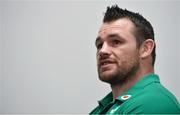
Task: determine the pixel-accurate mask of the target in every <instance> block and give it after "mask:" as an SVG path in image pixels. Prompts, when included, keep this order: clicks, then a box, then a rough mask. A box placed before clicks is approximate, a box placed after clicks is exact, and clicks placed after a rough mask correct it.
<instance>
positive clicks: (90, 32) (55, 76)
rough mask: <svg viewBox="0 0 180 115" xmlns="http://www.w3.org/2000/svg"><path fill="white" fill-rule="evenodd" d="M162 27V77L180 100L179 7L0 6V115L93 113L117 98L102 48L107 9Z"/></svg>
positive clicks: (18, 1)
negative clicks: (102, 71)
mask: <svg viewBox="0 0 180 115" xmlns="http://www.w3.org/2000/svg"><path fill="white" fill-rule="evenodd" d="M114 3H117V4H118V5H119V6H121V7H122V8H127V9H129V10H132V11H136V12H140V13H141V14H143V15H144V16H145V17H146V18H147V19H148V20H149V21H150V22H151V23H152V25H153V26H154V30H155V38H156V42H157V60H156V65H155V69H156V73H158V74H159V75H160V79H161V82H162V83H163V84H164V85H165V86H166V87H167V88H168V89H169V90H170V91H172V93H173V94H174V95H176V96H177V98H178V100H180V90H179V88H180V78H179V77H180V46H179V45H180V40H179V39H180V34H179V33H180V2H179V1H146V2H143V1H136V2H133V0H132V1H130V0H128V1H127V0H124V1H114V2H112V1H111V2H110V1H109V2H107V1H106V2H104V1H84V2H83V1H66V2H65V1H57V0H53V1H52V0H45V1H42V0H32V1H31V0H26V1H23V0H3V1H0V113H88V112H89V111H90V110H91V109H93V108H94V107H95V106H96V105H97V102H96V101H97V100H99V99H101V98H102V97H103V96H104V95H105V94H106V93H108V92H109V91H110V88H109V85H108V84H106V83H102V82H100V81H99V80H98V76H97V72H96V59H95V52H96V49H95V45H94V40H95V38H96V34H97V31H98V29H99V26H100V24H101V20H102V17H103V12H104V11H105V9H106V6H107V5H110V4H114Z"/></svg>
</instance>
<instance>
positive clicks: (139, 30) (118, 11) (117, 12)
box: [103, 5, 156, 66]
mask: <svg viewBox="0 0 180 115" xmlns="http://www.w3.org/2000/svg"><path fill="white" fill-rule="evenodd" d="M120 18H128V19H129V20H130V21H132V22H133V23H134V25H135V33H134V34H135V37H136V41H137V44H138V46H140V45H141V44H142V43H143V41H145V40H146V39H152V40H154V30H153V27H152V25H151V24H150V22H149V21H147V20H146V19H145V18H144V17H143V16H142V15H140V14H139V13H135V12H131V11H129V10H127V9H122V8H119V7H118V5H112V6H111V7H110V6H108V7H107V10H106V12H105V15H104V18H103V23H108V22H112V21H116V20H118V19H120ZM155 49H156V46H155V47H154V49H153V51H152V64H153V66H154V63H155V59H156V52H155Z"/></svg>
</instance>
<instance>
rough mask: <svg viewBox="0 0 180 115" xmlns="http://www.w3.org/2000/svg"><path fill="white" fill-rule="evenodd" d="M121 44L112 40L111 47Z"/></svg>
mask: <svg viewBox="0 0 180 115" xmlns="http://www.w3.org/2000/svg"><path fill="white" fill-rule="evenodd" d="M120 43H121V42H120V41H119V40H112V45H113V46H117V45H119V44H120Z"/></svg>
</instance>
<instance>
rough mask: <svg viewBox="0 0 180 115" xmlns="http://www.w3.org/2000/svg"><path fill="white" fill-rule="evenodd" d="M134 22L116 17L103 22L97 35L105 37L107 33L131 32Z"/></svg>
mask: <svg viewBox="0 0 180 115" xmlns="http://www.w3.org/2000/svg"><path fill="white" fill-rule="evenodd" d="M134 27H135V26H134V24H133V22H131V21H130V20H129V19H127V18H122V19H118V20H116V21H113V22H108V23H103V24H102V25H101V27H100V30H99V32H98V36H100V37H106V36H107V35H109V34H122V35H123V34H125V35H126V36H129V35H132V34H133V29H134Z"/></svg>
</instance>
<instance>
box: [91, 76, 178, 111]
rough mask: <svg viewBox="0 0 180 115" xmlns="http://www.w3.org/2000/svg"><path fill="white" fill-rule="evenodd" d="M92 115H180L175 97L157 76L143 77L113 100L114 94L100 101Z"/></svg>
mask: <svg viewBox="0 0 180 115" xmlns="http://www.w3.org/2000/svg"><path fill="white" fill-rule="evenodd" d="M98 103H99V105H98V106H97V107H96V108H95V109H94V110H93V111H91V112H90V114H153V113H155V114H180V104H179V102H178V100H177V99H176V98H175V96H174V95H173V94H172V93H170V92H169V91H168V90H167V89H166V88H165V87H163V86H162V85H161V84H160V81H159V77H158V75H156V74H152V73H151V74H148V75H145V76H144V77H142V78H141V79H140V80H139V81H138V82H137V83H135V85H133V86H132V87H131V88H129V89H128V90H127V91H126V92H124V93H123V94H121V95H119V96H118V97H117V98H116V99H114V100H113V95H112V92H110V93H109V94H108V95H107V96H105V97H104V98H103V99H102V100H100V101H98Z"/></svg>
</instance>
